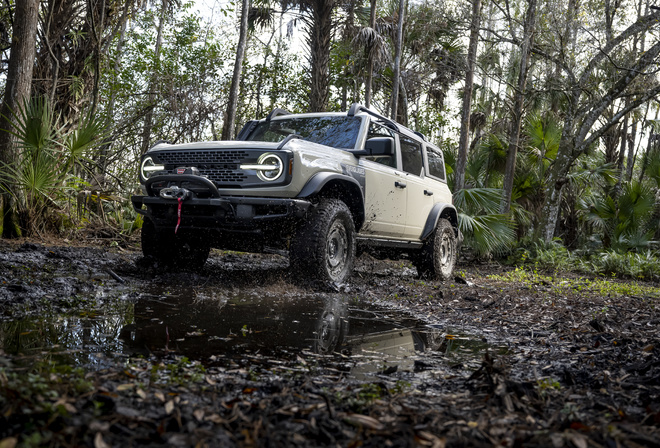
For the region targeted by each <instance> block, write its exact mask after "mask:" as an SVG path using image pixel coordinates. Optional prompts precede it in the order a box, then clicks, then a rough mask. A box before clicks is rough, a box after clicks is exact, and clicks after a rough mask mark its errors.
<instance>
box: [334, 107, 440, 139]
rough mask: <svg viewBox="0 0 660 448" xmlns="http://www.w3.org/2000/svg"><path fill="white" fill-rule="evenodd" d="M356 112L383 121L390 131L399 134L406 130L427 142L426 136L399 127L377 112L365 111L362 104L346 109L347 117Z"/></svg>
mask: <svg viewBox="0 0 660 448" xmlns="http://www.w3.org/2000/svg"><path fill="white" fill-rule="evenodd" d="M358 112H364V113H366V114H369V115H371V116H372V117H376V118H378V119H379V120H382V121H384V122H385V124H386V125H387V127H389V128H392V129H394V130H395V131H397V132H400V131H401V129H406V130H407V131H410V132H412V133H413V134H415V135H417V136H418V137H420V138H421V139H422V140H424V141H427V140H426V136H424V134H422V133H421V132H417V131H413V130H412V129H408V128H407V127H405V126H401V125H400V124H398V123H397V122H395V121H393V120H391V119H390V118H387V117H385V116H383V115H381V114H379V113H378V112H374V111H373V110H371V109H367V108H366V107H364V106H363V105H362V104H360V103H353V104H351V108H350V109H348V112H347V115H348V116H349V117H353V116H355V114H356V113H358Z"/></svg>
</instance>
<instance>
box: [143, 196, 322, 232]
mask: <svg viewBox="0 0 660 448" xmlns="http://www.w3.org/2000/svg"><path fill="white" fill-rule="evenodd" d="M131 202H132V203H133V208H135V211H136V212H138V213H139V214H141V215H144V216H147V217H149V218H150V219H151V220H152V221H153V223H154V225H155V226H156V227H157V228H167V227H171V228H174V227H175V226H176V225H177V221H178V207H179V203H178V201H177V200H176V199H163V198H161V197H154V196H133V197H131ZM310 205H311V203H310V202H309V201H306V200H301V199H280V198H262V197H248V196H243V197H234V196H225V197H222V196H221V197H218V198H206V199H198V198H188V199H185V200H184V201H183V202H182V204H181V222H180V228H181V229H209V230H219V231H246V230H254V231H264V230H269V229H271V228H272V229H273V230H274V227H281V226H282V225H285V224H287V223H294V222H295V221H297V220H299V219H301V218H302V217H303V216H304V215H305V213H306V212H307V209H308V208H309V207H310Z"/></svg>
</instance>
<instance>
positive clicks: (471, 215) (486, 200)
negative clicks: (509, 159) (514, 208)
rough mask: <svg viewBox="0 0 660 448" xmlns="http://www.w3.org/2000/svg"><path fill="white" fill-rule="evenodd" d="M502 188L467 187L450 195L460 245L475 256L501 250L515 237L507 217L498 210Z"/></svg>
mask: <svg viewBox="0 0 660 448" xmlns="http://www.w3.org/2000/svg"><path fill="white" fill-rule="evenodd" d="M501 197H502V190H500V189H496V188H467V189H463V190H460V191H459V192H457V193H456V194H455V195H454V204H455V205H456V208H457V209H458V210H459V215H458V225H459V228H460V229H461V232H463V235H464V237H465V240H464V244H465V245H466V246H468V247H470V248H471V249H472V250H474V251H475V253H476V254H477V255H479V256H482V255H486V254H489V253H498V252H503V251H505V250H506V249H507V248H509V247H510V246H511V245H512V244H513V243H514V242H515V239H516V234H515V229H514V224H513V221H511V219H510V218H509V217H508V216H506V215H502V214H500V213H499V212H498V210H499V205H500V198H501Z"/></svg>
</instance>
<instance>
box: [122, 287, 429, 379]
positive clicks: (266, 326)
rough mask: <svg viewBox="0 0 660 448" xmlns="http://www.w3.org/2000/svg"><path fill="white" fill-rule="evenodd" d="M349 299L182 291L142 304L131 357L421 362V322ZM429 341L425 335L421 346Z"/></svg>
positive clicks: (366, 365) (127, 335) (129, 346)
mask: <svg viewBox="0 0 660 448" xmlns="http://www.w3.org/2000/svg"><path fill="white" fill-rule="evenodd" d="M389 314H391V312H389V311H386V310H383V309H378V308H373V307H371V308H369V307H367V306H365V305H362V304H358V303H355V302H351V303H350V305H349V303H348V302H347V301H346V300H345V299H343V298H341V297H331V296H327V295H305V296H299V297H282V296H273V297H262V296H256V295H255V296H246V295H242V294H238V295H236V296H234V297H231V298H228V297H224V298H217V297H216V298H208V297H206V298H202V299H200V298H199V297H195V296H194V294H187V293H180V294H177V295H176V296H174V295H172V296H170V297H168V298H163V297H158V298H156V297H154V298H150V299H147V300H141V301H140V302H138V303H136V305H135V320H134V322H133V323H132V324H130V325H127V326H125V327H124V328H123V329H122V331H121V338H122V339H123V341H124V344H125V346H124V349H125V350H126V351H129V352H130V353H131V354H143V355H147V354H151V353H154V354H164V353H176V354H181V355H185V356H186V357H188V358H190V359H199V360H207V359H209V358H211V359H214V360H218V359H220V360H221V359H224V360H228V359H234V360H235V359H238V358H240V357H241V356H242V355H244V354H259V355H263V356H277V357H280V358H284V359H287V358H289V359H292V358H295V357H296V356H297V355H299V354H300V353H301V352H302V351H311V352H314V353H318V354H321V355H326V354H332V353H336V352H340V353H342V354H344V355H347V356H354V357H355V356H358V357H359V358H360V360H356V362H357V363H358V365H359V366H360V369H358V370H360V371H363V372H364V373H367V372H371V371H372V372H377V371H382V370H386V369H387V368H388V367H389V365H390V364H392V363H395V362H396V363H397V364H399V368H401V367H403V365H402V363H403V364H405V366H406V368H408V367H410V368H412V366H413V361H412V360H406V358H407V357H410V356H412V355H414V354H415V343H414V340H413V333H412V332H411V330H410V328H412V327H415V326H416V327H420V328H423V327H422V325H421V324H420V323H419V322H417V321H414V320H413V319H406V320H400V319H393V318H392V316H390V315H389ZM420 341H422V339H421V338H418V349H422V350H423V348H424V347H423V346H421V345H419V344H420V343H421V342H420Z"/></svg>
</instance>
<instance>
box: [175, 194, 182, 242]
mask: <svg viewBox="0 0 660 448" xmlns="http://www.w3.org/2000/svg"><path fill="white" fill-rule="evenodd" d="M176 200H177V201H178V202H179V208H178V210H177V211H176V228H175V229H174V234H175V235H176V233H177V232H178V231H179V226H180V225H181V206H182V205H183V199H181V198H177V199H176Z"/></svg>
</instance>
